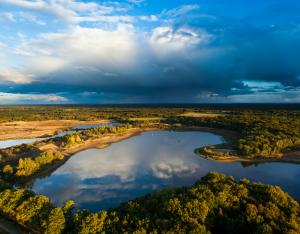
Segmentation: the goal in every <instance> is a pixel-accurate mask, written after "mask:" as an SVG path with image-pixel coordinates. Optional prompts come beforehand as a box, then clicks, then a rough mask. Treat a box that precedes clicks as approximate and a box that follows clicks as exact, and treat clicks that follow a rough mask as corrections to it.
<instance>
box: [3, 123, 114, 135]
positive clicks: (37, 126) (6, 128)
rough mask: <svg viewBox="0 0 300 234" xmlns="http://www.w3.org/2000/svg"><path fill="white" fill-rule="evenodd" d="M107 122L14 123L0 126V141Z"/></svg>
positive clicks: (50, 133)
mask: <svg viewBox="0 0 300 234" xmlns="http://www.w3.org/2000/svg"><path fill="white" fill-rule="evenodd" d="M106 122H109V121H108V120H97V121H79V120H46V121H15V122H7V123H1V124H0V129H1V132H0V140H10V139H23V138H34V137H41V136H46V135H53V134H55V133H56V132H57V131H62V130H65V129H68V128H71V127H73V126H76V125H82V124H100V123H106Z"/></svg>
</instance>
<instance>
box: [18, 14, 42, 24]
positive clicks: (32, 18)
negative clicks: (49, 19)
mask: <svg viewBox="0 0 300 234" xmlns="http://www.w3.org/2000/svg"><path fill="white" fill-rule="evenodd" d="M17 17H19V21H24V20H26V21H29V22H32V23H36V24H38V25H46V22H44V21H42V20H39V19H38V18H37V16H35V15H33V14H30V13H28V12H23V11H22V12H19V13H18V14H17Z"/></svg>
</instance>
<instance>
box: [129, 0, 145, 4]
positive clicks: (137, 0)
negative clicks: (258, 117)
mask: <svg viewBox="0 0 300 234" xmlns="http://www.w3.org/2000/svg"><path fill="white" fill-rule="evenodd" d="M128 2H129V3H133V4H136V5H141V4H142V3H143V2H145V0H128Z"/></svg>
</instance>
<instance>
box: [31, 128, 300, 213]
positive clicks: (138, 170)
mask: <svg viewBox="0 0 300 234" xmlns="http://www.w3.org/2000/svg"><path fill="white" fill-rule="evenodd" d="M221 142H223V138H222V137H221V136H219V135H216V134H213V133H209V132H198V131H186V132H177V131H152V132H144V133H142V134H141V135H138V136H134V137H131V138H129V139H126V140H123V141H121V142H117V143H114V144H112V145H111V146H109V147H107V148H104V149H88V150H85V151H82V152H79V153H77V154H75V155H74V156H72V157H71V158H70V159H69V160H68V161H67V162H66V163H65V164H64V165H62V166H61V167H60V168H58V169H57V170H56V171H55V172H53V173H52V174H51V175H50V176H49V177H46V178H42V179H37V180H36V181H35V183H34V184H33V190H34V191H35V192H37V193H39V194H44V195H47V196H49V197H50V198H51V200H52V201H53V202H54V203H55V204H57V205H61V204H63V203H64V202H65V201H67V200H69V199H72V200H74V201H75V202H76V209H79V208H80V209H81V208H86V209H88V210H90V211H93V212H94V211H98V210H100V209H104V210H107V209H109V208H112V207H116V206H118V205H119V204H120V203H122V202H126V201H128V200H131V199H134V198H136V197H138V196H142V195H145V194H147V193H150V192H152V191H154V190H156V189H159V188H166V187H180V186H189V185H192V184H193V183H195V182H196V181H197V180H198V179H200V178H201V177H202V176H204V175H205V174H207V172H209V171H217V172H221V173H225V174H227V175H232V176H234V177H235V178H236V179H239V178H244V177H245V178H248V179H250V180H251V181H258V182H263V183H267V184H274V185H279V186H281V187H282V188H283V189H284V190H286V191H288V192H289V193H290V194H291V195H292V196H294V197H295V198H297V199H299V198H300V180H299V176H300V165H297V164H289V163H265V164H259V165H257V166H248V167H244V166H243V165H242V164H241V163H221V162H214V161H209V160H206V159H203V158H201V157H200V156H199V155H196V154H195V153H194V150H195V149H196V148H198V147H201V146H206V145H213V144H218V143H221Z"/></svg>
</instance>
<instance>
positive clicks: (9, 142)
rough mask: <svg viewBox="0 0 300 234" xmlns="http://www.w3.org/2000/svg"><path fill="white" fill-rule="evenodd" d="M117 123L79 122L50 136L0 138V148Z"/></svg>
mask: <svg viewBox="0 0 300 234" xmlns="http://www.w3.org/2000/svg"><path fill="white" fill-rule="evenodd" d="M117 125H120V123H117V122H109V123H100V124H80V125H76V126H74V127H73V128H72V129H71V130H68V131H62V132H59V133H58V134H56V135H54V136H51V137H36V138H27V139H15V140H14V139H13V140H0V149H1V148H8V147H12V146H16V145H21V144H29V143H34V142H36V141H41V140H46V139H50V138H54V137H60V136H64V135H67V134H72V133H74V132H75V131H81V130H86V129H90V128H96V127H103V126H117Z"/></svg>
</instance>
